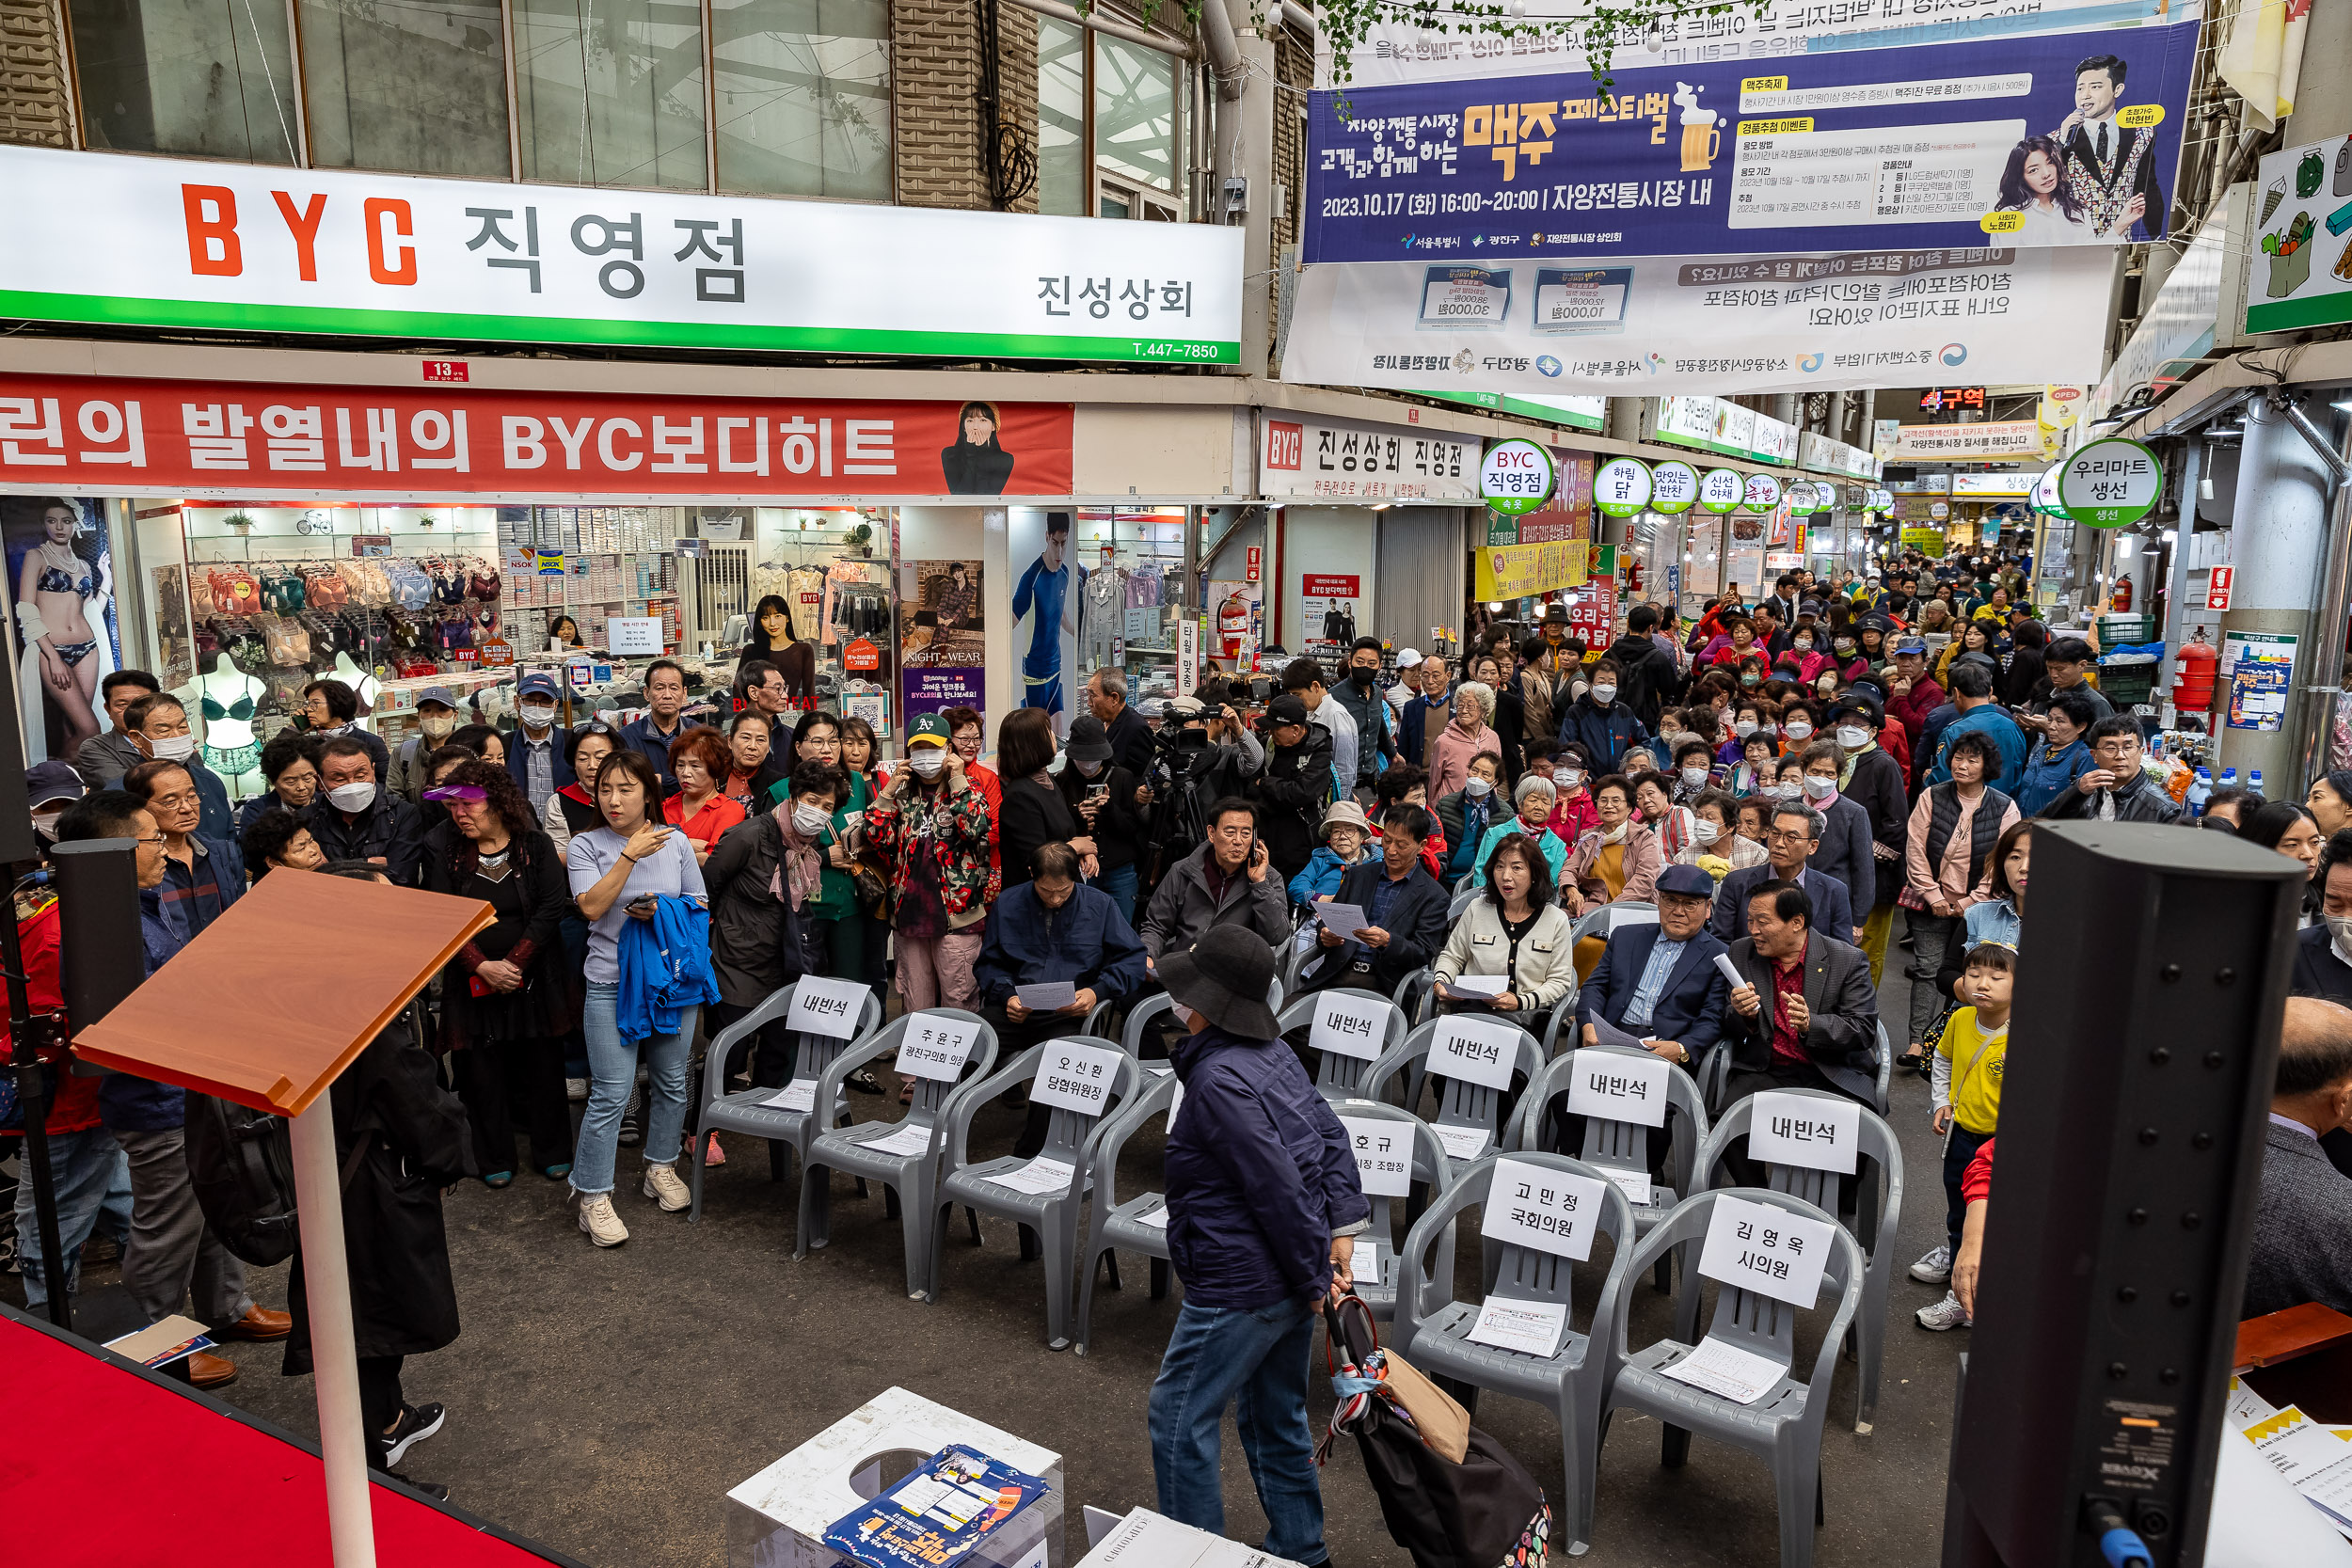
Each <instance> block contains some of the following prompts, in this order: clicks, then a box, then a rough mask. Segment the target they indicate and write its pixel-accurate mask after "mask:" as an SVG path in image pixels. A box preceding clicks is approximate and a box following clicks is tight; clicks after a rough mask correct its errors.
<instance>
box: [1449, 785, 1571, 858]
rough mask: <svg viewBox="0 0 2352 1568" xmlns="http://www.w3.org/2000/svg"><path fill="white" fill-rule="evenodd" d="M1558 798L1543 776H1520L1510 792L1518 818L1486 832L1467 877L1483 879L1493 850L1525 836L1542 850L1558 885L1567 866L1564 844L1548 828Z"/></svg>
mask: <svg viewBox="0 0 2352 1568" xmlns="http://www.w3.org/2000/svg"><path fill="white" fill-rule="evenodd" d="M1558 795H1559V792H1558V790H1557V789H1556V788H1555V787H1554V786H1553V784H1552V782H1551V781H1550V780H1549V779H1547V778H1545V777H1544V776H1543V775H1542V774H1540V773H1523V774H1521V775H1520V776H1519V784H1518V788H1517V789H1515V790H1513V791H1512V792H1511V803H1512V804H1513V805H1515V806H1517V807H1518V816H1507V817H1505V818H1503V819H1502V821H1500V822H1498V823H1496V824H1495V825H1494V826H1493V827H1491V828H1488V829H1487V830H1486V835H1485V836H1484V837H1483V838H1481V839H1480V840H1479V843H1478V858H1477V859H1476V860H1475V861H1474V862H1472V863H1471V865H1470V875H1472V876H1473V877H1482V878H1483V877H1485V876H1486V863H1487V862H1488V861H1489V860H1491V859H1493V858H1494V852H1495V847H1497V846H1498V845H1500V844H1501V843H1502V841H1503V840H1504V839H1506V838H1508V837H1510V836H1511V835H1512V834H1513V833H1524V834H1526V835H1527V838H1528V840H1529V841H1530V842H1531V843H1534V844H1536V845H1540V846H1541V847H1542V848H1543V852H1544V861H1545V863H1546V865H1547V867H1548V868H1549V876H1550V879H1551V881H1552V882H1554V883H1555V884H1556V883H1558V881H1559V880H1560V874H1561V872H1562V871H1563V870H1565V868H1566V866H1567V863H1568V844H1567V841H1566V840H1565V839H1564V838H1562V837H1561V836H1560V835H1559V834H1558V833H1557V832H1553V831H1552V829H1551V828H1550V827H1549V822H1550V820H1551V811H1552V807H1553V806H1554V805H1556V804H1558Z"/></svg>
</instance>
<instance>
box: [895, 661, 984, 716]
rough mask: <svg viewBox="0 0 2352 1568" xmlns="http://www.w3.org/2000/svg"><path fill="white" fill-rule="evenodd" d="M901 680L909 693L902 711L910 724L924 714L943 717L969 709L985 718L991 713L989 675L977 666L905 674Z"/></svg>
mask: <svg viewBox="0 0 2352 1568" xmlns="http://www.w3.org/2000/svg"><path fill="white" fill-rule="evenodd" d="M898 680H899V684H900V686H901V687H902V688H903V689H904V690H905V692H906V702H905V704H904V705H903V707H902V709H901V711H902V712H903V713H904V714H905V715H906V721H907V722H908V723H910V724H912V723H913V722H914V721H915V719H916V718H918V717H919V716H921V715H923V714H926V713H944V712H946V710H947V709H949V708H951V707H968V708H970V709H971V710H972V711H973V712H975V713H977V714H980V715H981V716H982V717H983V718H985V717H986V715H987V713H988V673H987V672H986V671H984V670H982V669H980V668H979V667H978V666H977V665H971V666H964V667H959V668H953V669H945V670H940V669H928V670H902V671H900V672H899V673H898Z"/></svg>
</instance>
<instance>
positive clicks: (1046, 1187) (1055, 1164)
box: [980, 1155, 1076, 1193]
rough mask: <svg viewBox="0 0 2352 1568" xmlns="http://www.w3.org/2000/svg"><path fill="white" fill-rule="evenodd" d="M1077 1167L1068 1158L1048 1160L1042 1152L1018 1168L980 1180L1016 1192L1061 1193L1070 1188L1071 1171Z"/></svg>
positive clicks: (999, 1172)
mask: <svg viewBox="0 0 2352 1568" xmlns="http://www.w3.org/2000/svg"><path fill="white" fill-rule="evenodd" d="M1075 1168H1076V1167H1075V1166H1073V1165H1072V1164H1070V1163H1069V1162H1068V1161H1066V1160H1048V1159H1046V1158H1045V1157H1044V1156H1043V1155H1039V1156H1038V1157H1037V1158H1036V1159H1034V1160H1032V1161H1030V1162H1029V1163H1028V1164H1025V1165H1023V1166H1021V1167H1020V1168H1019V1169H1017V1170H1006V1171H998V1172H997V1173H996V1174H995V1175H993V1176H983V1177H981V1178H980V1180H983V1181H988V1182H993V1183H994V1184H995V1185H997V1186H999V1187H1009V1188H1011V1189H1012V1190H1013V1191H1014V1192H1016V1193H1061V1192H1068V1191H1069V1190H1070V1173H1071V1172H1072V1171H1073V1170H1074V1169H1075Z"/></svg>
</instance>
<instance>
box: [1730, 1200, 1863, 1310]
mask: <svg viewBox="0 0 2352 1568" xmlns="http://www.w3.org/2000/svg"><path fill="white" fill-rule="evenodd" d="M1836 1228H1837V1227H1836V1226H1833V1225H1827V1224H1824V1223H1823V1222H1822V1221H1820V1220H1816V1219H1807V1218H1806V1217H1805V1216H1804V1215H1803V1214H1792V1213H1790V1212H1788V1210H1786V1209H1782V1208H1779V1207H1777V1206H1776V1205H1773V1204H1770V1203H1751V1202H1749V1201H1748V1200H1747V1199H1746V1198H1744V1197H1733V1196H1730V1195H1729V1194H1727V1193H1726V1194H1724V1195H1722V1196H1718V1197H1717V1198H1716V1199H1715V1208H1714V1212H1712V1213H1710V1214H1708V1220H1707V1243H1706V1244H1705V1245H1704V1246H1702V1247H1700V1248H1699V1273H1701V1274H1703V1275H1706V1276H1707V1277H1708V1278H1709V1279H1712V1280H1716V1281H1719V1282H1720V1283H1722V1284H1724V1285H1736V1286H1738V1287H1739V1288H1740V1289H1741V1290H1743V1291H1756V1293H1757V1294H1758V1295H1766V1296H1771V1297H1772V1298H1773V1299H1774V1300H1775V1301H1785V1302H1788V1304H1790V1305H1791V1306H1794V1307H1806V1308H1808V1309H1810V1308H1811V1307H1813V1305H1814V1304H1815V1302H1816V1301H1817V1300H1818V1299H1819V1298H1820V1293H1821V1271H1822V1270H1823V1269H1824V1268H1826V1267H1827V1266H1828V1265H1829V1249H1830V1247H1831V1245H1832V1244H1833V1239H1834V1238H1835V1236H1836Z"/></svg>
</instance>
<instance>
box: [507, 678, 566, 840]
mask: <svg viewBox="0 0 2352 1568" xmlns="http://www.w3.org/2000/svg"><path fill="white" fill-rule="evenodd" d="M560 695H561V691H560V689H558V688H557V686H556V684H555V677H554V676H553V675H550V674H548V673H546V672H545V671H542V670H534V671H532V673H530V674H527V675H525V676H524V677H523V678H522V680H521V682H520V683H518V684H517V685H516V688H515V720H516V723H517V724H518V725H519V726H520V728H519V729H518V730H517V731H516V734H515V735H514V736H510V737H509V738H508V741H507V745H506V771H507V772H508V773H510V774H512V775H513V776H514V780H515V782H516V784H520V785H522V786H523V799H525V800H529V801H530V802H531V811H532V816H540V817H543V818H544V817H545V816H546V814H547V809H548V797H549V796H551V795H553V794H554V793H555V792H556V791H557V790H559V789H562V788H563V787H564V785H565V784H574V783H576V782H578V777H579V776H578V775H577V774H576V773H575V772H574V771H573V770H572V765H571V761H570V757H569V753H570V752H571V749H572V735H571V732H570V731H569V730H567V729H564V727H562V726H561V725H559V724H557V723H556V721H555V704H556V699H557V697H558V696H560ZM556 847H557V848H559V849H561V848H563V847H564V843H563V841H561V840H559V841H558V842H557V844H556Z"/></svg>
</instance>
